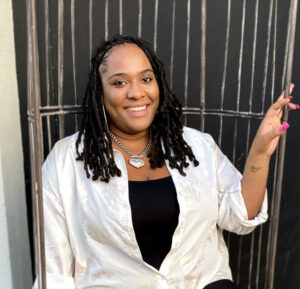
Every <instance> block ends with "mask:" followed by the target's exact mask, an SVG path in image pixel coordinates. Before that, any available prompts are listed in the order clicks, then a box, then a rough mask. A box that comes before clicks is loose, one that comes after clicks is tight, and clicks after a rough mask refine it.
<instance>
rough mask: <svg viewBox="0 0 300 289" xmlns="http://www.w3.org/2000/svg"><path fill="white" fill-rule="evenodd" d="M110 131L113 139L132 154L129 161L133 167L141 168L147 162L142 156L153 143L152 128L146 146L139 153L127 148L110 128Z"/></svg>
mask: <svg viewBox="0 0 300 289" xmlns="http://www.w3.org/2000/svg"><path fill="white" fill-rule="evenodd" d="M108 133H109V135H110V137H111V138H112V139H113V141H114V142H115V143H116V144H117V145H118V146H119V147H120V148H121V149H123V150H124V151H125V152H126V153H127V154H128V155H129V156H130V159H129V161H128V162H129V164H130V165H132V166H133V167H135V168H137V169H138V168H141V167H142V166H144V165H145V162H144V161H143V160H142V159H141V158H142V157H144V156H145V154H146V153H148V151H149V150H150V148H151V144H152V133H151V130H150V131H149V140H148V142H147V145H146V147H145V148H144V150H143V151H142V152H141V153H140V154H138V155H135V154H133V153H132V152H131V151H130V150H129V149H128V148H126V147H125V146H124V145H123V144H122V143H121V142H120V140H119V139H118V138H117V137H116V136H115V135H114V134H113V133H112V132H111V131H110V130H108Z"/></svg>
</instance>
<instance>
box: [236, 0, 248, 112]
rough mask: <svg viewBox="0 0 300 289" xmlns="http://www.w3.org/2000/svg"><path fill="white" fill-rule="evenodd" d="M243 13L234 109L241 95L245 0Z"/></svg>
mask: <svg viewBox="0 0 300 289" xmlns="http://www.w3.org/2000/svg"><path fill="white" fill-rule="evenodd" d="M242 9H243V13H242V27H241V45H240V55H239V69H238V79H237V81H238V88H237V99H236V109H237V111H239V110H240V96H241V76H242V65H243V50H244V34H245V14H246V0H243V8H242Z"/></svg>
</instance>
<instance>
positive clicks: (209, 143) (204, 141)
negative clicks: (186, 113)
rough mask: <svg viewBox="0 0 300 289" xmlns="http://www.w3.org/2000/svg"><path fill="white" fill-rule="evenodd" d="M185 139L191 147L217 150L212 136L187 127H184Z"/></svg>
mask: <svg viewBox="0 0 300 289" xmlns="http://www.w3.org/2000/svg"><path fill="white" fill-rule="evenodd" d="M183 138H184V139H185V141H186V142H187V144H188V145H190V146H192V147H193V146H205V147H207V148H208V147H211V148H215V146H216V143H215V141H214V139H213V138H212V136H211V135H210V134H208V133H203V132H201V131H199V130H196V129H194V128H190V127H187V126H184V127H183Z"/></svg>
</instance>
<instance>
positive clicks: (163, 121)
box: [76, 35, 199, 182]
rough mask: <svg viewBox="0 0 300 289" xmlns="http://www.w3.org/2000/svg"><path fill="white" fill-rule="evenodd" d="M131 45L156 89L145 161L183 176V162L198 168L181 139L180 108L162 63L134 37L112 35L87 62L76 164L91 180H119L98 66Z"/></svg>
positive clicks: (144, 44)
mask: <svg viewBox="0 0 300 289" xmlns="http://www.w3.org/2000/svg"><path fill="white" fill-rule="evenodd" d="M125 43H133V44H136V45H138V46H139V47H140V48H141V49H142V50H143V51H144V53H145V54H146V56H147V57H148V59H149V61H150V63H151V65H152V68H153V72H154V75H155V78H156V81H157V83H158V86H159V92H160V94H159V97H160V98H159V106H158V110H157V112H156V115H155V118H154V120H153V122H152V125H151V130H152V135H153V142H152V150H150V151H149V153H148V157H149V161H150V166H151V168H157V167H162V166H163V164H164V162H165V160H168V161H169V165H170V167H171V168H172V169H177V170H178V171H179V173H180V174H181V175H184V176H185V172H184V168H186V167H188V166H189V163H188V162H187V158H188V159H189V160H190V161H191V162H193V164H194V165H195V166H197V165H198V164H199V162H198V161H197V160H196V158H195V156H194V154H193V152H192V150H191V148H190V146H189V145H188V144H187V143H186V142H185V140H184V139H183V136H182V133H183V125H182V122H181V114H182V107H181V104H180V102H179V100H178V99H177V98H176V97H175V95H174V94H173V93H172V92H171V90H170V88H169V85H168V83H167V81H166V73H165V69H164V66H163V64H162V62H161V61H160V60H159V59H158V57H157V56H156V54H155V53H154V52H153V51H152V49H151V48H150V46H149V45H148V43H146V42H145V41H143V40H142V39H140V38H137V37H131V36H121V35H115V36H113V37H112V38H111V39H110V40H108V41H104V42H102V44H101V45H100V47H99V48H98V50H97V52H96V54H95V56H94V57H93V58H92V60H91V71H90V74H89V81H88V84H87V87H86V91H85V96H84V99H83V104H82V106H83V110H84V112H83V119H82V125H81V129H80V131H79V134H78V137H77V140H76V152H77V160H80V161H83V162H84V169H85V171H86V176H87V177H88V178H89V177H90V176H91V174H92V179H93V180H98V179H100V180H101V181H104V182H109V180H110V178H111V177H114V176H121V171H120V169H119V168H118V167H117V165H116V163H115V160H114V154H113V149H112V143H111V138H110V136H109V133H108V127H107V122H106V117H105V111H104V106H103V104H102V102H101V96H100V92H101V91H102V83H101V79H100V75H99V66H100V64H104V63H105V62H106V58H107V54H108V52H109V50H110V49H112V48H113V47H114V46H117V45H123V44H125Z"/></svg>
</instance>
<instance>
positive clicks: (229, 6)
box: [220, 0, 231, 110]
mask: <svg viewBox="0 0 300 289" xmlns="http://www.w3.org/2000/svg"><path fill="white" fill-rule="evenodd" d="M230 12H231V0H228V4H227V22H226V37H225V49H224V70H223V78H222V85H221V105H220V107H221V110H222V109H223V106H224V95H225V85H226V75H227V62H228V44H229V37H230V20H231V13H230Z"/></svg>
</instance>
